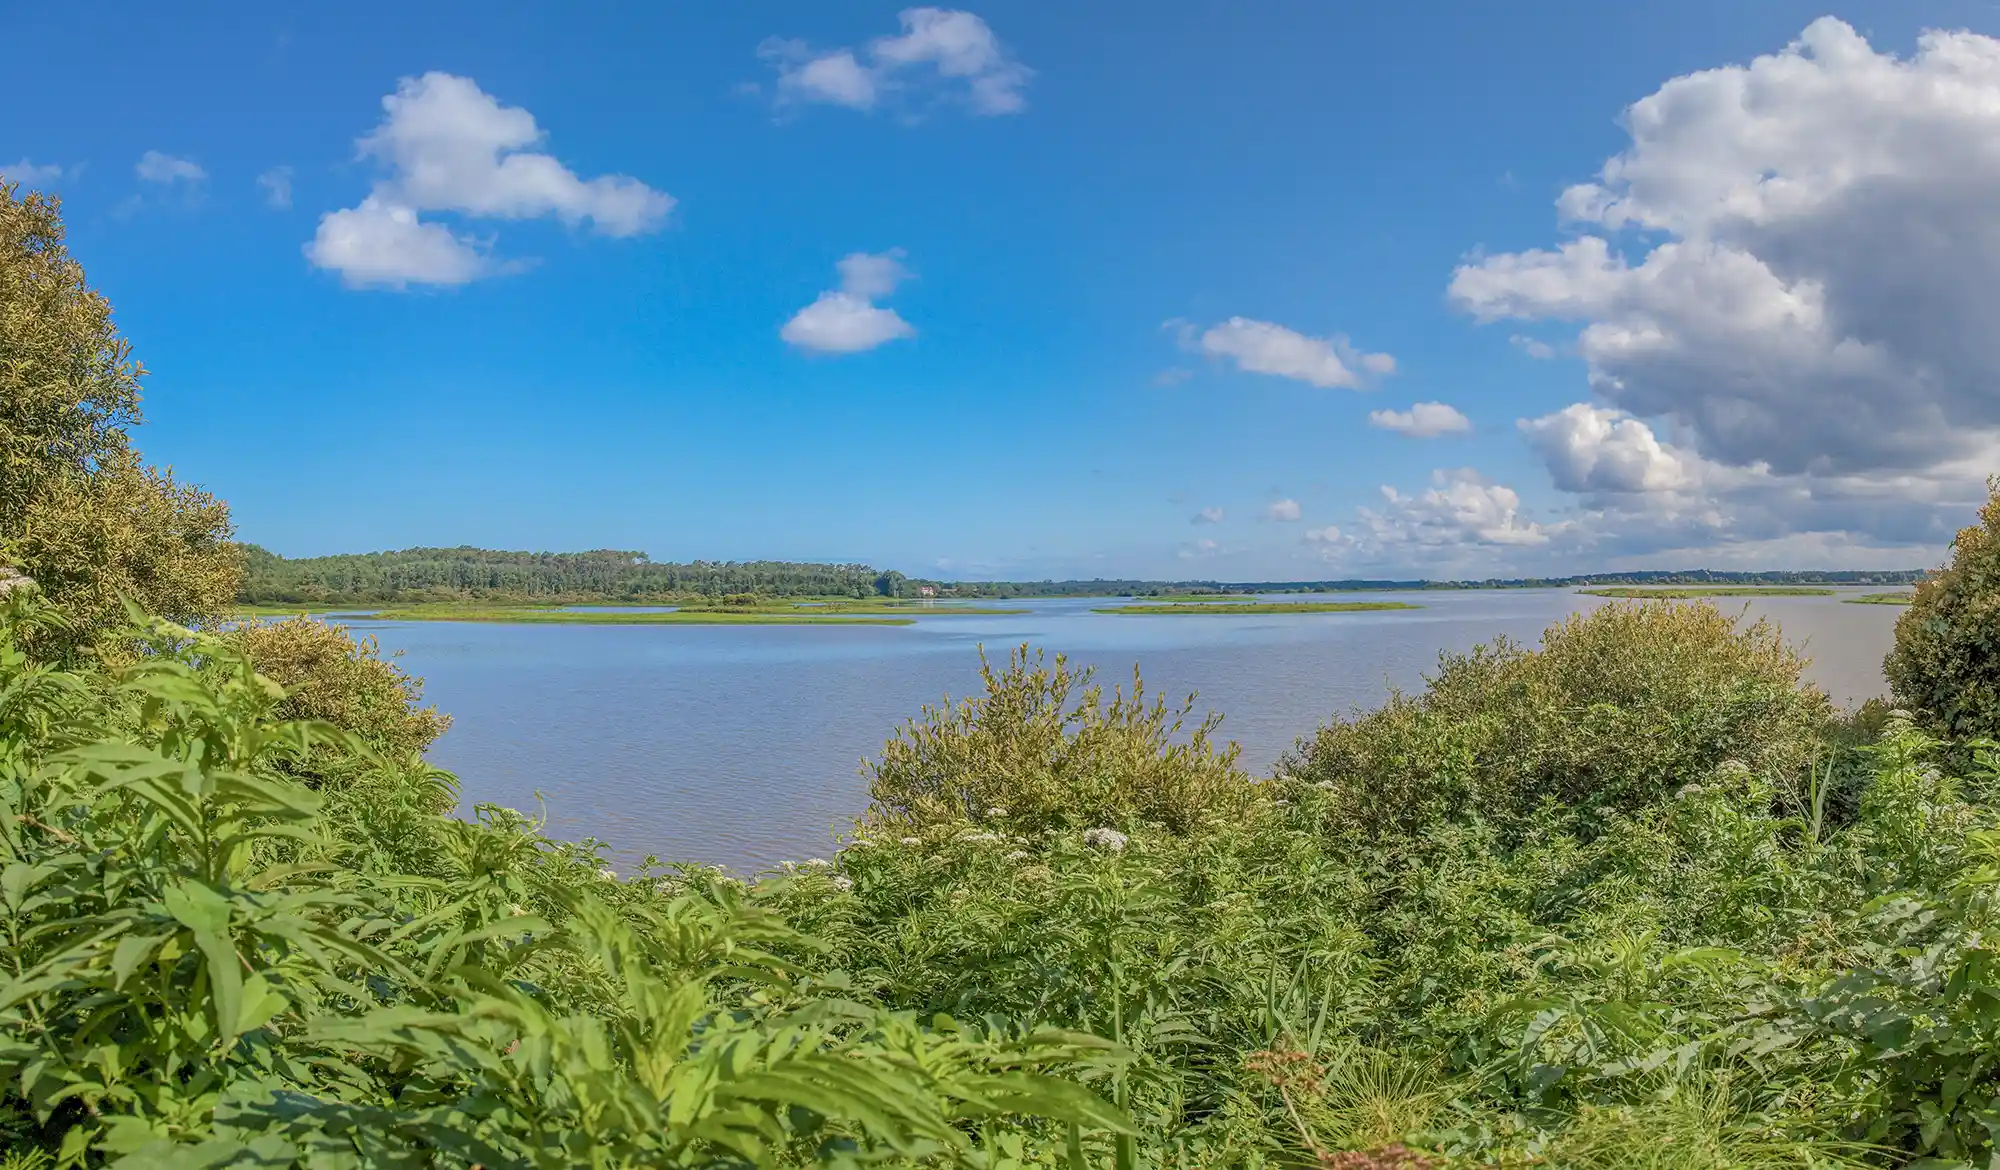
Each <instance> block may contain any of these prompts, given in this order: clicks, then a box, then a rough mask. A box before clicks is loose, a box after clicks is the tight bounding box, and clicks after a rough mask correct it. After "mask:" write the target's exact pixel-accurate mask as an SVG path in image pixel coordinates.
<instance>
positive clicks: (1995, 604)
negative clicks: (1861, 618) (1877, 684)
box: [1882, 477, 2000, 740]
mask: <svg viewBox="0 0 2000 1170" xmlns="http://www.w3.org/2000/svg"><path fill="white" fill-rule="evenodd" d="M1988 487H1989V489H1990V491H1991V495H1990V497H1989V498H1988V500H1987V501H1986V506H1985V507H1984V508H1981V509H1980V511H1979V523H1977V524H1973V525H1970V526H1968V527H1966V528H1962V529H1960V530H1959V533H1958V536H1957V538H1956V539H1955V540H1953V541H1952V548H1951V563H1950V564H1948V565H1946V566H1945V567H1944V568H1943V569H1940V570H1939V571H1938V572H1936V573H1933V574H1932V575H1931V576H1930V577H1929V578H1928V579H1926V580H1925V581H1923V582H1921V583H1919V584H1918V585H1917V594H1916V598H1915V600H1913V601H1912V602H1911V603H1910V606H1909V608H1908V609H1906V610H1904V611H1903V613H1902V615H1901V616H1899V617H1898V618H1897V619H1896V645H1895V648H1894V649H1892V650H1891V651H1890V652H1889V656H1888V658H1887V659H1886V660H1885V661H1884V662H1883V663H1882V670H1883V673H1885V674H1887V675H1888V676H1889V688H1890V691H1891V693H1892V694H1894V695H1895V697H1896V701H1897V702H1898V703H1900V704H1902V705H1903V706H1904V707H1906V708H1908V709H1909V710H1911V711H1912V712H1914V713H1916V714H1917V715H1918V716H1919V718H1921V719H1922V720H1923V722H1924V723H1925V725H1926V726H1928V727H1930V728H1931V729H1932V730H1933V731H1935V732H1936V733H1937V734H1939V735H1942V736H1944V737H1946V738H1947V739H1955V740H1963V739H1971V738H1975V737H1985V738H1996V737H2000V477H1995V478H1994V479H1993V480H1992V481H1990V482H1989V484H1988Z"/></svg>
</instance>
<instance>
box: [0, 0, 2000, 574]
mask: <svg viewBox="0 0 2000 1170" xmlns="http://www.w3.org/2000/svg"><path fill="white" fill-rule="evenodd" d="M173 7H174V9H175V11H174V12H173V13H172V14H171V15H169V14H167V13H166V12H165V11H164V10H163V9H162V8H161V7H160V6H151V5H145V6H142V5H137V4H104V3H89V2H83V3H74V4H67V5H45V6H37V7H33V8H23V7H20V6H12V7H10V8H8V9H7V10H5V11H0V41H4V42H6V43H8V44H11V45H14V46H17V47H18V46H23V45H28V46H33V47H34V51H33V52H29V53H23V52H20V51H18V48H17V50H16V51H15V52H13V53H10V54H9V69H10V78H9V79H10V83H11V91H12V92H13V93H14V94H15V95H16V97H17V100H15V101H11V102H8V103H5V104H4V105H0V172H4V173H5V174H7V175H8V176H9V177H10V178H11V179H13V180H18V181H24V182H26V183H28V184H29V185H30V186H36V187H43V188H49V189H53V190H56V191H58V192H59V193H60V194H61V195H62V197H63V199H64V205H65V209H66V215H67V219H68V222H69V225H70V231H71V244H72V248H73V250H74V251H75V253H76V254H77V255H78V256H79V258H80V259H81V260H82V261H83V262H84V264H85V265H86V267H87V269H88V271H89V273H90V276H91V278H92V280H93V282H94V283H96V284H97V285H98V286H99V287H100V288H102V289H103V290H104V291H105V292H106V293H107V294H108V295H109V296H110V297H111V298H112V301H113V303H114V304H115V305H116V306H117V308H118V313H119V321H120V324H121V326H122V327H123V329H124V330H125V331H126V333H127V334H128V335H129V336H130V338H131V339H132V341H133V343H134V345H135V347H136V350H137V353H138V355H139V356H140V358H141V359H142V360H143V361H144V362H145V364H146V365H147V367H148V368H149V370H150V371H151V374H150V376H149V378H148V380H147V384H146V385H147V402H146V408H147V412H148V422H147V425H146V426H145V428H144V430H143V432H142V434H141V444H142V446H143V448H144V449H145V450H146V452H147V454H148V455H149V456H150V457H151V458H153V459H154V460H156V461H158V462H162V463H168V464H171V465H173V466H174V467H175V468H176V470H177V472H178V473H179V474H181V475H182V476H184V477H186V478H188V479H192V480H194V481H197V482H200V483H202V484H204V485H206V486H207V487H209V488H210V489H211V490H213V491H215V492H217V493H218V494H220V495H222V496H223V497H225V498H227V499H228V500H229V501H230V502H231V504H232V505H233V507H234V510H235V515H236V518H237V523H238V526H239V530H240V535H241V536H242V537H243V538H244V539H246V540H252V541H256V542H259V543H262V544H265V545H267V546H268V547H271V548H273V549H275V550H277V551H279V552H282V553H286V554H288V555H305V554H314V553H326V552H337V551H358V550H365V549H377V548H396V547H404V546H410V545H419V544H461V543H466V544H479V545H487V546H496V547H506V548H532V549H580V548H592V547H619V548H640V549H645V550H646V551H648V552H650V553H651V554H652V555H654V556H655V557H657V558H662V559H668V558H671V559H691V558H697V557H705V558H719V559H744V558H760V557H773V558H800V559H839V560H850V559H851V560H862V561H867V562H870V563H873V564H877V565H882V566H885V567H897V568H901V569H903V570H904V571H906V572H910V573H916V574H938V575H945V576H959V575H962V576H969V577H970V576H1001V577H1008V576H1014V577H1020V576H1037V577H1039V576H1043V575H1057V576H1069V575H1100V574H1102V575H1137V576H1171V577H1197V576H1198V577H1220V578H1224V579H1257V578H1286V579H1300V578H1319V577H1337V576H1347V575H1374V574H1377V573H1384V572H1394V573H1398V574H1403V573H1432V574H1439V575H1443V574H1452V575H1456V574H1459V573H1477V574H1482V575H1483V574H1484V573H1488V572H1496V573H1497V572H1531V571H1533V572H1538V571H1587V570H1596V569H1604V568H1614V567H1627V566H1639V565H1655V566H1667V567H1679V566H1691V565H1698V564H1711V565H1717V566H1727V567H1812V566H1886V565H1894V566H1906V565H1918V564H1925V563H1929V562H1932V561H1934V560H1935V559H1936V558H1937V557H1938V556H1939V555H1940V550H1941V548H1942V545H1943V543H1944V542H1945V540H1946V539H1948V535H1949V532H1950V530H1951V529H1952V528H1953V527H1955V526H1957V525H1958V524H1961V523H1964V522H1965V520H1966V519H1967V517H1969V515H1970V513H1971V508H1972V506H1973V505H1974V503H1975V502H1976V501H1977V500H1978V499H1979V498H1981V497H1982V495H1983V490H1982V489H1981V486H1980V484H1981V481H1982V479H1983V476H1984V475H1985V474H1986V473H1987V472H1989V471H1994V470H2000V438H1996V437H2000V397H1996V394H1995V392H1994V391H1993V390H1992V389H1991V388H1990V387H1992V386H1995V385H2000V381H1995V380H1994V379H1993V378H1992V377H1990V376H1989V375H1991V374H1993V373H1996V372H2000V348H1996V346H2000V343H1995V342H1991V341H1989V340H1987V338H1986V334H1987V333H1989V332H1991V330H1990V329H1989V328H1987V327H1985V326H1984V325H1983V324H1982V322H1984V321H1989V320H1990V319H1991V317H1990V314H1988V313H1987V312H1986V310H1987V309H1988V308H2000V295H1996V294H1997V293H2000V285H1996V284H1995V279H1996V278H1995V277H1993V276H1992V275H1990V274H1991V273H1993V272H1995V271H2000V264H1995V263H1993V262H1994V261H1996V260H2000V256H1995V255H1993V254H1992V253H1995V252H2000V211H1996V210H1993V209H1994V208H2000V201H1996V200H1995V199H1994V198H1993V196H1994V195H1995V194H2000V116H1996V115H1995V114H1993V113H1991V112H1990V111H1991V110H1992V109H2000V42H1996V41H1993V40H1989V39H1987V37H1985V36H1984V35H1981V34H1984V33H1993V34H2000V12H1997V11H1996V10H1995V9H1994V8H1993V7H1992V6H1990V5H1987V4H1977V5H1974V4H1963V3H1923V2H1913V0H1901V2H1897V3H1849V4H1841V5H1839V6H1837V7H1834V8H1831V9H1829V8H1828V7H1827V6H1826V5H1825V4H1823V3H1822V4H1795V3H1791V2H1790V0H1760V2H1759V3H1757V4H1751V5H1745V4H1742V3H1740V0H1739V2H1734V3H1722V2H1715V3H1709V2H1705V0H1697V2H1692V3H1682V4H1677V5H1656V6H1646V7H1641V6H1637V5H1622V4H1603V3H1595V2H1593V3H1584V2H1548V3H1536V4H1532V5H1492V4H1482V3H1432V4H1421V3H1410V4H1397V5H1352V4H1329V3H1324V2H1313V3H1260V4H1250V5H1243V4H1221V3H1217V4H1191V3H1159V2H1154V3H1145V4H1140V3H1093V4H1087V5H1053V4H1028V3H982V4H980V5H979V6H978V7H977V8H974V9H970V10H956V9H917V8H913V9H901V8H898V7H897V6H894V5H879V6H878V5H865V4H840V5H827V4H806V3H786V4H778V3H773V4H759V5H713V4H710V5H693V4H687V5H644V6H639V5H624V6H616V5H608V4H570V5H563V6H556V5H537V6H527V5H507V4H496V5H487V6H477V7H474V6H463V5H459V6H449V7H446V6H433V5H422V4H397V5H393V6H392V5H388V4H371V3H350V4H344V5H339V6H329V5H303V4H292V5H282V4H258V5H252V4H237V5H220V4H218V5H176V6H173ZM1829 16H1831V17H1834V18H1837V19H1836V20H1824V19H1822V18H1825V17H1829ZM1815 22H1817V23H1815ZM1931 28H1938V29H1946V30H1962V29H1969V30H1970V32H1969V33H1966V34H1960V35H1955V36H1948V37H1944V38H1935V37H1934V38H1932V39H1931V40H1929V41H1920V39H1919V38H1920V34H1922V33H1923V31H1924V30H1926V29H1931ZM1788 46H1789V47H1788ZM1989 53H1990V55H1989ZM22 95H43V96H44V98H45V99H46V100H35V101H23V100H18V99H19V98H20V97H21V96H22ZM385 99H386V104H385ZM1988 99H1991V100H1988ZM1635 102H1649V103H1650V104H1647V105H1642V106H1641V107H1639V108H1638V109H1636V110H1634V111H1633V112H1632V113H1629V114H1628V112H1627V111H1628V107H1632V106H1633V103H1635ZM1621 159H1622V160H1623V161H1622V162H1614V163H1613V165H1612V167H1611V168H1610V169H1609V170H1607V169H1606V168H1607V160H1621ZM1578 185H1585V186H1584V187H1582V188H1580V189H1578V190H1571V189H1572V188H1577V187H1578ZM1566 191H1570V192H1571V193H1570V194H1568V195H1565V192H1566ZM1559 203H1560V206H1559ZM1885 224H1886V225H1891V226H1883V225H1885ZM1895 225H1901V226H1895ZM1419 404H1424V405H1421V406H1420V405H1419Z"/></svg>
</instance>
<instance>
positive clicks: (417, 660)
mask: <svg viewBox="0 0 2000 1170" xmlns="http://www.w3.org/2000/svg"><path fill="white" fill-rule="evenodd" d="M1856 592H1866V591H1865V590H1862V591H1856ZM1363 596H1364V595H1346V596H1345V597H1344V598H1343V599H1347V600H1359V599H1362V598H1363ZM1398 596H1399V597H1400V599H1404V600H1411V601H1416V602H1419V603H1421V604H1422V605H1423V606H1424V608H1422V609H1419V610H1411V611H1386V612H1376V613H1356V614H1339V615H1291V616H1284V615H1277V616H1263V617H1249V616H1246V617H1235V618H1203V617H1107V616H1103V615H1097V614H1092V613H1090V612H1089V611H1090V607H1091V606H1092V605H1093V604H1095V605H1104V604H1108V603H1106V602H1103V601H1095V602H1092V601H1069V600H1060V601H1031V602H1024V603H1020V604H1021V605H1023V606H1025V607H1026V608H1028V609H1029V610H1030V612H1029V613H1026V614H1018V615H1007V616H986V617H975V616H967V617H949V618H936V619H929V620H924V621H920V622H919V623H918V624H917V625H915V626H905V627H884V626H855V627H852V628H837V627H830V626H823V625H822V626H560V625H494V624H484V623H472V622H464V623H455V622H355V623H353V625H354V628H355V630H356V631H357V632H366V633H372V634H374V635H376V636H377V637H378V638H379V639H380V640H381V642H382V645H383V647H384V649H389V650H397V649H400V650H403V651H404V652H405V655H404V659H403V662H404V665H406V666H407V667H408V668H409V669H411V670H413V671H414V672H416V673H417V674H420V675H422V676H424V678H425V680H426V688H427V694H428V697H429V698H430V699H432V700H434V701H435V702H437V704H438V705H439V706H440V707H441V708H442V709H443V710H445V711H448V712H450V713H451V715H452V717H453V719H454V720H455V722H454V724H453V727H452V730H451V732H450V733H449V734H447V735H446V736H445V737H444V739H443V740H441V741H440V742H439V743H438V745H437V747H436V748H435V749H434V750H433V752H432V757H433V759H434V760H435V761H436V762H437V763H438V764H439V765H440V766H442V767H445V768H449V769H451V770H452V771H455V772H457V773H458V774H459V777H460V779H461V780H462V782H463V784H464V789H465V797H466V803H467V805H468V807H469V806H470V805H471V804H472V803H474V802H493V803H497V804H503V805H508V806H511V807H514V808H520V809H524V810H529V811H532V810H533V809H534V808H535V807H536V797H535V794H536V793H537V792H540V793H542V794H543V795H544V796H545V797H546V799H547V805H546V808H547V813H548V818H549V831H550V832H552V833H554V834H556V835H558V836H564V837H570V838H580V837H584V836H595V837H598V838H601V839H603V840H605V841H608V842H610V843H611V844H612V846H613V847H614V853H615V855H616V856H618V857H620V858H621V859H625V860H630V859H632V858H636V857H639V856H642V855H644V854H646V853H657V854H659V855H660V856H662V857H667V858H675V859H687V860H695V861H703V862H714V863H721V864H726V865H731V866H736V867H739V868H744V869H752V868H757V867H761V866H765V865H769V864H771V863H773V862H775V861H777V860H780V859H783V858H797V857H806V856H810V855H813V854H818V853H825V852H826V851H827V850H828V849H829V848H830V847H831V844H832V834H833V832H834V831H835V830H836V829H839V828H842V827H844V826H846V825H847V824H848V823H849V821H850V820H851V819H852V818H853V817H854V815H855V814H856V813H858V812H859V811H860V810H861V808H862V806H863V805H864V804H865V803H866V796H865V781H864V780H863V778H862V776H861V774H860V764H861V761H862V760H863V759H864V758H867V757H871V756H873V755H874V754H875V752H876V751H877V749H878V748H879V747H880V745H881V743H882V741H883V739H884V738H885V737H887V736H888V735H889V733H890V732H891V731H893V730H894V729H895V728H896V727H897V726H898V725H899V724H900V723H901V722H902V720H904V719H905V718H907V717H909V716H912V715H915V714H916V713H917V711H918V709H919V708H920V707H921V706H922V705H923V704H925V703H934V702H936V701H938V700H939V699H940V698H941V697H943V696H944V695H945V694H947V693H949V694H950V695H952V696H954V697H958V696H962V695H965V694H967V693H968V692H970V691H971V690H972V689H973V688H974V687H975V686H976V685H977V683H978V666H979V662H978V647H979V646H980V645H981V644H982V643H983V644H984V645H985V646H986V647H987V648H988V649H989V651H991V652H992V653H994V654H995V655H996V656H1004V655H1005V653H1006V650H1007V648H1008V647H1009V646H1013V645H1017V644H1019V643H1022V642H1029V643H1033V644H1035V645H1037V646H1042V647H1046V648H1048V649H1050V650H1061V651H1063V652H1065V653H1067V654H1069V655H1070V656H1071V657H1072V658H1074V659H1077V660H1079V661H1082V662H1086V663H1090V664H1094V665H1097V666H1098V667H1100V668H1101V670H1102V671H1103V673H1104V676H1105V677H1106V678H1107V680H1110V681H1119V680H1126V679H1129V678H1130V675H1131V670H1132V667H1133V665H1134V664H1135V663H1136V664H1137V665H1138V666H1139V667H1140V669H1141V670H1142V671H1143V673H1144V675H1145V679H1146V683H1147V686H1148V687H1149V688H1150V689H1157V690H1160V691H1162V692H1163V693H1166V694H1168V695H1170V696H1179V695H1184V694H1186V693H1188V692H1190V691H1198V692H1199V693H1200V696H1201V698H1200V702H1199V706H1200V707H1201V708H1203V709H1209V710H1216V711H1220V712H1222V713H1223V714H1224V716H1225V717H1226V718H1225V721H1224V723H1223V733H1224V734H1225V735H1226V736H1228V737H1229V738H1231V739H1234V740H1236V741H1237V742H1239V743H1241V744H1242V745H1243V756H1244V760H1245V762H1246V763H1247V764H1248V765H1249V766H1250V767H1251V768H1252V769H1253V771H1259V772H1261V771H1263V770H1265V769H1268V768H1269V767H1270V765H1271V764H1272V763H1273V762H1274V761H1275V760H1276V759H1277V758H1278V756H1279V755H1280V754H1281V753H1282V752H1283V751H1284V750H1285V748H1287V747H1288V746H1290V745H1291V743H1292V741H1293V740H1294V739H1295V738H1297V737H1298V736H1300V735H1302V734H1305V733H1307V732H1309V731H1311V730H1312V729H1313V727H1315V726H1316V725H1317V724H1319V723H1321V722H1323V721H1324V720H1325V719H1326V718H1327V717H1328V716H1330V715H1334V714H1337V713H1344V712H1347V711H1351V710H1353V709H1354V708H1357V707H1368V706H1372V705H1374V704H1376V703H1378V702H1379V701H1380V700H1381V699H1382V697H1383V695H1384V694H1385V693H1386V692H1387V690H1388V689H1389V688H1390V687H1392V686H1400V687H1405V688H1410V687H1415V686H1418V685H1420V684H1421V682H1422V676H1423V674H1424V672H1426V671H1427V670H1429V669H1430V668H1431V667H1432V666H1433V665H1434V664H1435V663H1436V661H1437V657H1438V654H1439V653H1440V652H1441V651H1445V650H1463V649H1465V648H1467V647H1470V646H1472V645H1473V644H1475V643H1477V642H1482V641H1487V640H1489V639H1491V638H1492V637H1493V636H1494V635H1495V634H1502V633H1504V634H1509V635H1511V636H1513V637H1516V638H1520V639H1524V640H1527V641H1531V642H1532V641H1533V640H1534V639H1535V638H1537V637H1538V636H1539V635H1540V634H1541V632H1542V630H1543V629H1544V628H1546V627H1547V626H1548V625H1549V624H1550V623H1551V622H1554V621H1556V620H1557V619H1559V618H1561V617H1562V616H1563V615H1564V614H1566V613H1569V612H1572V611H1574V610H1577V609H1580V608H1584V607H1588V606H1595V605H1598V604H1602V602H1600V601H1599V600H1598V599H1596V598H1591V597H1584V596H1581V595H1579V594H1577V593H1575V592H1573V591H1569V590H1506V591H1481V592H1465V593H1430V594H1423V595H1415V596H1413V595H1407V594H1406V595H1398ZM1293 600H1296V598H1294V599H1293ZM1722 604H1725V605H1727V606H1730V607H1732V608H1738V607H1741V606H1742V605H1743V604H1744V603H1742V602H1724V603H1722ZM1748 608H1749V611H1750V613H1751V614H1753V615H1756V616H1768V617H1771V618H1774V619H1776V620H1777V621H1778V622H1779V623H1780V624H1781V625H1782V626H1783V627H1784V629H1785V632H1786V633H1787V635H1788V636H1790V637H1791V638H1792V639H1793V640H1794V641H1797V642H1802V643H1804V644H1805V647H1806V651H1807V653H1808V654H1810V655H1811V656H1812V658H1813V667H1812V675H1813V678H1814V679H1815V681H1817V682H1818V683H1819V684H1820V685H1821V686H1823V687H1825V688H1826V689H1827V691H1828V692H1829V693H1831V694H1832V695H1833V697H1834V698H1835V699H1836V700H1838V701H1840V702H1842V703H1853V702H1856V701H1858V700H1860V699H1862V698H1866V697H1868V696H1870V695H1873V694H1876V693H1878V692H1879V691H1880V690H1881V688H1882V678H1881V662H1882V656H1883V655H1884V654H1885V653H1886V652H1887V651H1888V649H1889V643H1890V638H1891V627H1892V626H1893V625H1894V623H1895V619H1896V616H1897V614H1899V613H1900V612H1901V610H1900V609H1899V608H1898V607H1895V606H1880V605H1843V604H1840V603H1839V602H1838V601H1837V600H1836V599H1833V598H1824V597H1819V598H1815V597H1791V598H1768V599H1758V600H1756V601H1755V602H1751V603H1748Z"/></svg>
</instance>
